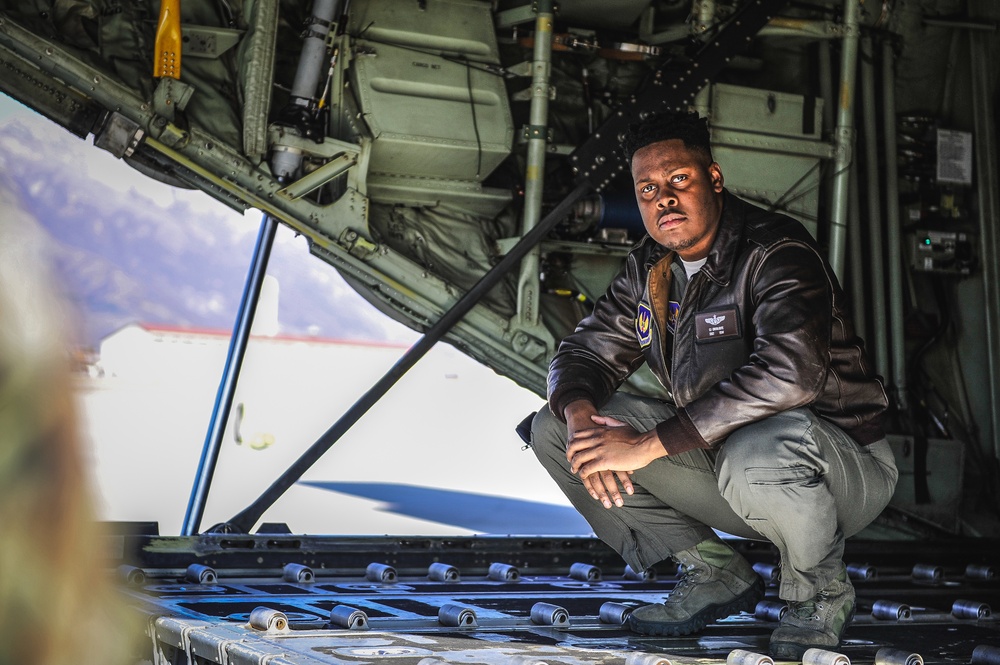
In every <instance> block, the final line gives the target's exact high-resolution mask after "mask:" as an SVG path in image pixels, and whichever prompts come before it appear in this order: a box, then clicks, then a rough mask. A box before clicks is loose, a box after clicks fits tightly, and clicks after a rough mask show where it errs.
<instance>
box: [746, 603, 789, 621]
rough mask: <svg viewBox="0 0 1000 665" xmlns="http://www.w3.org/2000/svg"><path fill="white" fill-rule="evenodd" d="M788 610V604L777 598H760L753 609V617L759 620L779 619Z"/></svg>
mask: <svg viewBox="0 0 1000 665" xmlns="http://www.w3.org/2000/svg"><path fill="white" fill-rule="evenodd" d="M787 611H788V605H786V604H785V603H782V602H780V601H777V600H762V601H760V602H759V603H757V607H755V608H754V610H753V615H754V617H756V618H758V619H760V620H761V621H781V617H783V616H785V612H787Z"/></svg>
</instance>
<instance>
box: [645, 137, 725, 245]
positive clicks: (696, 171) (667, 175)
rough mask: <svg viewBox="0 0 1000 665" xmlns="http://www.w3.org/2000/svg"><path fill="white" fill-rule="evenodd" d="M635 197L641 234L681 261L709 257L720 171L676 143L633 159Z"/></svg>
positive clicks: (718, 202)
mask: <svg viewBox="0 0 1000 665" xmlns="http://www.w3.org/2000/svg"><path fill="white" fill-rule="evenodd" d="M632 180H633V181H634V182H635V198H636V200H637V201H638V202H639V212H640V213H642V222H643V224H645V226H646V232H647V233H649V235H650V236H651V237H652V238H653V240H655V241H656V242H658V243H660V244H661V245H663V246H664V247H666V248H667V249H672V250H674V251H675V252H677V253H678V254H680V257H681V258H682V259H684V260H685V261H697V260H698V259H702V258H705V257H706V256H708V250H710V249H711V248H712V242H713V241H714V240H715V234H716V231H717V230H718V228H719V219H720V218H721V216H722V170H721V169H720V168H719V165H718V164H716V163H715V162H711V163H709V161H708V157H707V156H705V155H703V154H702V153H700V152H699V151H697V150H691V149H690V148H688V147H687V146H685V145H684V141H682V140H681V139H669V140H667V141H659V142H657V143H651V144H649V145H647V146H645V147H642V148H640V149H638V150H636V151H635V154H634V155H633V156H632Z"/></svg>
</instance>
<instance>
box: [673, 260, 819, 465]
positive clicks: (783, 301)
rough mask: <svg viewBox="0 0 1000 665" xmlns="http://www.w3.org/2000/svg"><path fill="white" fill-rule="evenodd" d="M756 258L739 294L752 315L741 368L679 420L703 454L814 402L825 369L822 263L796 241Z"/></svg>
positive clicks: (710, 388) (703, 395) (709, 389)
mask: <svg viewBox="0 0 1000 665" xmlns="http://www.w3.org/2000/svg"><path fill="white" fill-rule="evenodd" d="M762 254H763V255H762V258H761V259H760V260H759V261H758V262H757V265H755V266H751V267H750V269H751V270H752V272H751V273H750V277H749V282H748V285H747V287H746V288H747V289H748V293H746V294H745V297H746V298H747V300H745V302H747V303H748V305H749V306H750V307H751V309H752V317H751V321H752V330H750V331H746V332H745V334H750V335H753V339H752V349H751V352H750V356H749V358H748V361H747V362H746V363H745V364H744V365H743V366H742V367H738V368H735V369H734V370H733V371H732V372H731V373H730V374H729V376H728V377H725V378H722V379H721V380H718V381H717V382H715V383H714V384H713V385H711V386H706V388H707V390H705V391H704V392H702V393H701V394H700V396H699V397H697V398H696V399H694V400H693V401H691V402H690V403H688V404H686V405H685V407H684V409H683V413H682V414H680V415H683V417H685V418H686V419H688V420H689V421H690V423H691V424H692V425H693V426H694V428H695V429H696V430H697V431H698V432H699V433H700V434H701V437H702V439H703V440H704V441H705V442H706V444H707V445H710V446H711V445H715V444H718V443H719V442H721V441H723V440H724V439H725V438H726V437H727V436H728V435H729V434H730V433H732V432H733V431H734V430H736V429H738V428H740V427H742V426H743V425H747V424H749V423H752V422H756V421H759V420H762V419H764V418H767V417H768V416H772V415H774V414H777V413H780V412H782V411H787V410H789V409H794V408H797V407H801V406H805V405H807V404H810V403H811V402H813V401H815V399H816V398H817V397H818V396H819V395H820V393H821V392H822V390H823V386H824V383H825V381H826V378H827V372H828V370H829V367H830V346H831V326H832V318H833V313H832V312H833V287H832V285H831V282H830V279H831V278H830V275H829V273H828V269H827V266H826V262H825V261H824V260H823V258H822V257H821V256H820V255H819V254H818V253H817V252H816V250H814V249H813V248H812V247H809V246H807V245H805V244H804V243H801V242H796V241H788V242H785V243H781V244H778V245H777V246H775V247H771V248H769V249H767V250H763V251H762ZM665 445H666V446H669V442H665Z"/></svg>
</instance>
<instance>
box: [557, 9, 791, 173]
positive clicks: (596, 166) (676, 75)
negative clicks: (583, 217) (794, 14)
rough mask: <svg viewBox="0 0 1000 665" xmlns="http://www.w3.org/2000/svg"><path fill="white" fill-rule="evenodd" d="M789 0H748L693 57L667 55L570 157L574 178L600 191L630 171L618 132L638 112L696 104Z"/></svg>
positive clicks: (671, 109)
mask: <svg viewBox="0 0 1000 665" xmlns="http://www.w3.org/2000/svg"><path fill="white" fill-rule="evenodd" d="M786 3H787V0H748V1H747V2H744V3H743V4H742V5H741V6H740V8H739V9H738V10H737V11H736V12H735V13H734V14H733V15H732V16H731V17H730V18H729V20H728V21H726V23H725V24H724V25H723V26H722V28H721V29H720V30H719V33H718V34H717V35H716V36H715V38H714V39H711V40H709V41H708V42H706V43H705V44H703V45H702V46H700V47H699V48H698V51H697V52H696V53H695V54H694V55H693V56H692V57H691V58H689V59H688V58H674V59H671V60H668V61H667V62H666V63H664V65H663V66H662V67H660V68H659V69H658V70H656V72H654V73H653V75H652V77H651V78H650V80H649V81H648V83H647V84H646V86H645V87H644V88H643V89H642V90H641V91H639V92H638V93H637V94H635V95H634V96H633V97H632V98H630V99H629V100H628V101H627V102H625V103H624V104H622V105H621V107H619V108H618V109H617V110H616V111H615V113H614V114H612V115H611V117H609V118H608V119H607V120H606V121H605V122H604V124H602V125H601V126H600V127H599V128H598V129H597V131H595V132H594V134H593V135H592V136H591V137H590V138H589V139H587V141H586V142H584V143H583V144H582V145H581V146H580V147H579V148H577V149H576V150H575V151H574V152H573V154H572V155H571V156H570V165H571V166H572V167H573V172H574V173H575V174H576V178H577V182H587V183H589V184H590V185H591V186H592V187H593V188H594V189H596V190H598V191H601V190H603V189H604V188H605V187H607V186H608V185H609V184H610V183H611V182H612V181H613V180H614V179H615V178H616V177H617V176H618V175H619V174H620V173H622V172H625V171H627V170H628V165H627V164H626V163H625V159H624V157H623V156H622V155H621V151H620V150H619V149H618V143H619V141H620V138H619V137H620V136H621V135H622V134H623V133H624V132H625V129H626V128H627V127H628V125H629V123H632V122H635V121H636V120H638V119H639V117H640V116H641V115H642V114H646V113H653V112H656V111H678V110H683V109H686V108H687V107H688V106H690V105H691V104H693V103H694V99H695V96H696V95H697V94H698V92H699V91H700V90H701V89H702V88H704V87H705V86H706V85H708V84H709V83H710V82H711V81H712V80H713V79H715V78H716V77H717V76H718V75H719V72H720V71H722V68H723V67H725V65H726V63H727V62H729V61H730V60H731V59H732V58H733V56H735V55H739V54H740V53H742V52H743V51H745V50H746V48H747V47H748V46H749V45H750V42H751V40H752V39H753V36H754V35H755V34H757V33H758V32H759V31H760V29H761V28H763V27H764V26H765V25H767V23H768V22H769V21H770V20H771V19H772V18H774V16H775V14H777V13H778V11H779V10H781V8H782V7H784V6H785V4H786Z"/></svg>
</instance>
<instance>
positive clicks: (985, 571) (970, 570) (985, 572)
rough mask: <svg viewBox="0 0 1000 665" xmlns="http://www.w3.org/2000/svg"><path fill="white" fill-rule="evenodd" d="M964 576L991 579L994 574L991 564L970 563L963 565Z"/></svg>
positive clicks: (971, 578) (974, 578) (973, 578)
mask: <svg viewBox="0 0 1000 665" xmlns="http://www.w3.org/2000/svg"><path fill="white" fill-rule="evenodd" d="M965 576H966V577H968V578H969V579H970V580H992V579H993V578H994V577H995V576H996V571H995V570H994V568H993V566H990V565H987V564H980V563H970V564H969V565H968V566H966V567H965Z"/></svg>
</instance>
